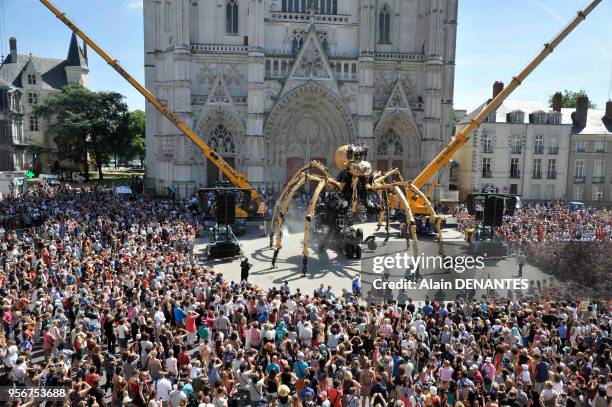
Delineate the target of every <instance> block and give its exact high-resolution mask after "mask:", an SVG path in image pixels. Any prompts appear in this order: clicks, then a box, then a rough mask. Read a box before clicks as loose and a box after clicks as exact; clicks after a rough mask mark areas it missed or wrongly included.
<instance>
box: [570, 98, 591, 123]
mask: <svg viewBox="0 0 612 407" xmlns="http://www.w3.org/2000/svg"><path fill="white" fill-rule="evenodd" d="M588 111H589V98H588V97H586V96H580V97H579V98H577V99H576V111H575V112H573V113H572V121H573V122H574V126H576V127H578V128H584V127H586V122H587V113H588Z"/></svg>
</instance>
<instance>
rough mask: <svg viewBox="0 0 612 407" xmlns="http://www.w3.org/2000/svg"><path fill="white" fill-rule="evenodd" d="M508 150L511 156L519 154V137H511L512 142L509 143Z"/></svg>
mask: <svg viewBox="0 0 612 407" xmlns="http://www.w3.org/2000/svg"><path fill="white" fill-rule="evenodd" d="M510 150H511V153H512V154H520V153H521V136H519V135H517V134H515V135H514V136H512V141H511V142H510Z"/></svg>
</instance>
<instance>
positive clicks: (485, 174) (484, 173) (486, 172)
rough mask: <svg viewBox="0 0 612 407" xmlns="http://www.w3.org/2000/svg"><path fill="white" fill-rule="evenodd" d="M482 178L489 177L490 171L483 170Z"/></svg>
mask: <svg viewBox="0 0 612 407" xmlns="http://www.w3.org/2000/svg"><path fill="white" fill-rule="evenodd" d="M482 178H491V171H483V172H482Z"/></svg>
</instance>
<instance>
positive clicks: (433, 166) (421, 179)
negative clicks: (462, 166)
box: [412, 0, 601, 212]
mask: <svg viewBox="0 0 612 407" xmlns="http://www.w3.org/2000/svg"><path fill="white" fill-rule="evenodd" d="M599 3H601V0H593V1H592V2H591V3H590V4H589V5H588V6H587V7H586V8H585V9H584V10H581V11H578V15H577V16H576V17H575V18H574V19H573V20H572V21H571V22H570V23H569V24H568V25H567V26H566V27H565V28H564V29H563V30H562V31H561V32H560V33H559V34H557V36H556V37H555V38H554V39H553V40H552V41H551V42H550V43H548V44H544V49H543V50H542V51H541V52H540V53H539V54H538V55H537V56H536V57H535V58H534V59H533V60H532V61H531V62H530V63H529V65H527V66H526V67H525V68H524V69H523V70H522V71H521V72H520V73H519V74H518V76H515V77H514V78H512V81H511V82H510V84H509V85H508V86H506V87H505V88H504V89H503V90H502V91H501V92H500V93H499V94H498V95H497V96H495V97H494V98H493V100H491V101H490V102H489V103H488V104H487V105H486V106H485V108H484V109H483V110H482V111H481V112H480V113H478V114H477V115H476V116H475V117H474V118H472V119H471V120H470V121H469V123H468V124H467V125H466V126H465V127H464V128H463V129H461V130H460V131H459V132H458V133H457V134H456V135H455V137H453V138H452V139H451V141H450V142H449V143H448V144H447V145H446V147H444V149H443V150H442V151H441V152H440V153H439V154H438V155H437V156H436V157H435V158H434V159H433V161H432V162H431V163H429V165H428V166H427V167H425V169H423V171H421V173H420V174H419V175H417V177H416V178H415V179H414V180H413V182H412V183H413V184H414V185H415V186H416V187H417V188H419V189H421V188H422V187H423V186H424V185H425V183H427V181H428V180H429V179H430V178H431V177H432V176H433V175H434V174H436V173H437V172H438V171H439V170H440V169H442V167H444V166H445V165H446V164H448V162H449V161H450V160H451V158H452V157H453V156H454V155H455V153H456V152H457V151H458V150H459V149H460V148H461V147H462V146H463V145H464V144H465V142H466V141H467V140H468V138H469V136H470V135H471V134H472V132H473V131H474V130H476V129H477V128H478V127H479V126H480V125H481V124H482V122H483V121H484V120H485V119H486V118H487V117H488V116H489V115H490V114H491V113H493V112H494V111H495V110H496V109H497V108H498V107H499V106H500V105H501V104H502V102H503V101H504V100H505V99H506V98H507V97H508V96H509V95H510V94H511V93H512V92H513V91H514V90H515V89H516V88H517V87H518V86H519V85H520V84H521V83H522V82H523V81H524V80H525V78H526V77H527V76H529V74H530V73H531V72H533V70H534V69H535V68H537V66H538V65H540V63H541V62H542V61H543V60H544V59H545V58H546V57H547V56H548V55H549V54H551V53H552V52H553V50H554V49H555V48H556V47H557V45H559V43H560V42H561V41H563V39H565V37H567V35H568V34H569V33H570V32H572V30H573V29H574V28H576V26H577V25H578V24H580V23H581V22H582V21H584V19H585V18H586V17H587V15H589V13H590V12H591V11H593V9H594V8H595V7H597V5H598V4H599ZM415 197H416V196H415ZM416 201H417V202H416V206H418V207H424V206H425V205H424V203H421V202H419V201H420V198H418V197H417V199H416ZM412 205H415V203H412ZM419 212H421V211H419Z"/></svg>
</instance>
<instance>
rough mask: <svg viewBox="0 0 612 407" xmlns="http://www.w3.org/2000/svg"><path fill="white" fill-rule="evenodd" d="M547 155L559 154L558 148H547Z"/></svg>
mask: <svg viewBox="0 0 612 407" xmlns="http://www.w3.org/2000/svg"><path fill="white" fill-rule="evenodd" d="M548 154H559V147H548Z"/></svg>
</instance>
